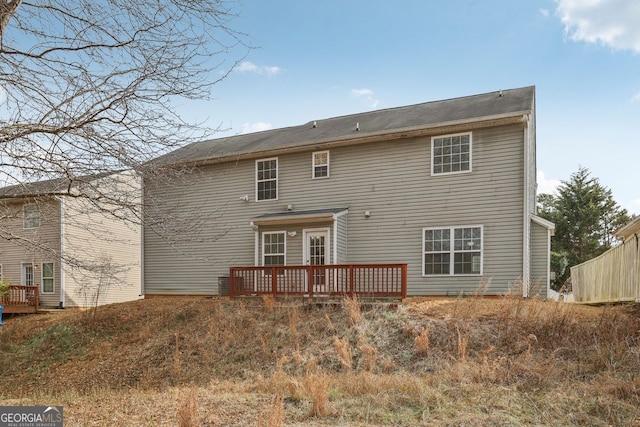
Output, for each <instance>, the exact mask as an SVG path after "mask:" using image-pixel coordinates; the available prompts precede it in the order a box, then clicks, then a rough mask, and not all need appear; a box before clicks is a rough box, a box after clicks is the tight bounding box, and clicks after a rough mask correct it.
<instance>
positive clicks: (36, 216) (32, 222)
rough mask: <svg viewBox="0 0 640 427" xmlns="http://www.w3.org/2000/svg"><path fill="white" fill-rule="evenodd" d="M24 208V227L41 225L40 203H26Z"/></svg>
mask: <svg viewBox="0 0 640 427" xmlns="http://www.w3.org/2000/svg"><path fill="white" fill-rule="evenodd" d="M22 210H23V219H24V228H37V227H40V209H39V208H38V205H24V207H23V208H22Z"/></svg>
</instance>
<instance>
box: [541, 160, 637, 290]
mask: <svg viewBox="0 0 640 427" xmlns="http://www.w3.org/2000/svg"><path fill="white" fill-rule="evenodd" d="M590 175H591V173H590V171H589V170H588V169H587V168H584V167H580V168H579V169H578V171H577V172H575V173H573V174H572V175H571V178H570V179H569V181H562V183H561V185H560V186H559V187H558V195H557V196H555V195H549V194H541V195H540V196H539V198H538V214H539V215H540V216H541V217H543V218H545V219H548V220H549V221H552V222H554V223H555V224H556V235H555V238H554V239H552V244H551V251H552V257H551V258H552V261H551V264H552V270H554V271H555V272H556V277H557V283H558V284H559V285H562V284H563V283H564V282H565V281H566V279H567V278H568V277H569V274H570V270H569V268H567V267H571V266H574V265H577V264H580V263H582V262H585V261H587V260H589V259H591V258H594V257H596V256H598V255H600V254H602V253H603V252H605V251H606V250H608V249H610V248H611V246H612V245H613V244H614V243H615V240H614V237H613V235H612V233H613V231H615V230H616V229H617V228H619V227H621V226H622V225H624V224H625V223H626V222H628V221H629V219H630V218H629V215H628V213H627V211H626V210H625V209H622V208H620V206H619V205H618V204H617V203H616V202H615V200H613V195H612V193H611V190H610V189H608V188H607V187H605V186H603V185H602V184H600V182H599V180H598V178H594V177H591V176H590Z"/></svg>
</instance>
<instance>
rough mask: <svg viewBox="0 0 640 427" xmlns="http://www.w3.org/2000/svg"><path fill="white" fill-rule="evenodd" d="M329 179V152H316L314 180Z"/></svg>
mask: <svg viewBox="0 0 640 427" xmlns="http://www.w3.org/2000/svg"><path fill="white" fill-rule="evenodd" d="M317 178H329V152H328V151H316V152H315V153H313V179H317Z"/></svg>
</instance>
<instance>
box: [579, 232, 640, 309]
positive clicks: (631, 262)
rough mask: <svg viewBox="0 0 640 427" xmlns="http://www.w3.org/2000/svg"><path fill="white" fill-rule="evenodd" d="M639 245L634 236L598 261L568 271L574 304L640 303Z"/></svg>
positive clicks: (636, 236) (595, 259)
mask: <svg viewBox="0 0 640 427" xmlns="http://www.w3.org/2000/svg"><path fill="white" fill-rule="evenodd" d="M639 243H640V242H639V239H638V235H634V236H632V237H631V238H629V239H627V240H625V241H624V243H622V244H621V245H619V246H616V247H615V248H612V249H610V250H608V251H607V252H605V253H603V254H602V255H600V256H599V257H597V258H594V259H592V260H589V261H587V262H584V263H582V264H579V265H576V266H575V267H571V285H572V287H573V296H574V299H575V301H576V302H582V303H601V302H616V301H640V248H639Z"/></svg>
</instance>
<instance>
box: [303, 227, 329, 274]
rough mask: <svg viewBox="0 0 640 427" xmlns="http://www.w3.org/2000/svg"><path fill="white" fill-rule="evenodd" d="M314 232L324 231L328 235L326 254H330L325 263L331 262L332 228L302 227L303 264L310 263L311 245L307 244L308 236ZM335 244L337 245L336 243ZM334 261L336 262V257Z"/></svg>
mask: <svg viewBox="0 0 640 427" xmlns="http://www.w3.org/2000/svg"><path fill="white" fill-rule="evenodd" d="M313 233H324V234H326V236H327V243H326V245H325V254H327V255H329V259H325V264H331V263H332V261H331V230H330V228H329V227H321V228H304V229H302V238H303V242H302V265H307V264H308V262H307V261H308V257H309V254H308V252H309V247H308V245H307V237H308V235H309V234H313ZM334 246H335V245H334ZM333 263H334V264H335V258H334V261H333Z"/></svg>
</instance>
